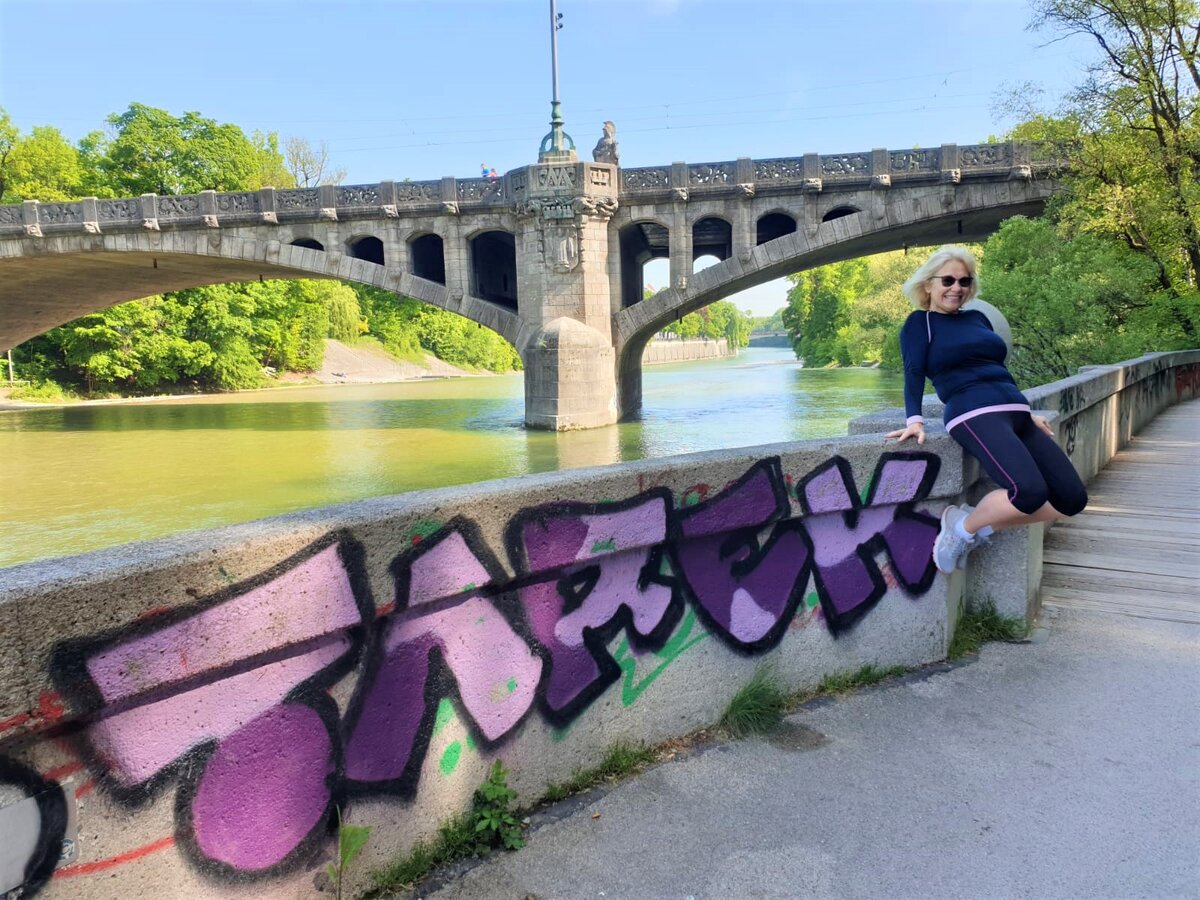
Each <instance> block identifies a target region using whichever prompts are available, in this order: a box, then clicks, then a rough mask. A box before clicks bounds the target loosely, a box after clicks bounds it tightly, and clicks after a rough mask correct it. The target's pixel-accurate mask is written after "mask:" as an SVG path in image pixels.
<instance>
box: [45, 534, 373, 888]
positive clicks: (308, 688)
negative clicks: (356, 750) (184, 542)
mask: <svg viewBox="0 0 1200 900" xmlns="http://www.w3.org/2000/svg"><path fill="white" fill-rule="evenodd" d="M331 546H336V547H337V553H338V558H339V560H340V561H341V563H342V566H343V567H344V569H345V571H346V574H347V577H348V579H349V582H350V589H351V594H352V596H353V598H354V602H355V606H356V607H357V609H358V612H359V617H360V618H359V623H358V624H357V625H354V626H351V627H350V628H346V629H342V630H341V631H339V632H338V636H339V638H341V637H343V636H344V637H345V639H346V640H347V641H348V642H349V646H348V647H347V649H346V651H345V652H344V653H342V654H341V655H340V656H339V657H338V658H337V659H335V660H334V661H333V662H331V663H329V664H327V665H325V666H324V667H322V668H321V669H320V670H318V671H317V672H315V673H314V674H313V675H312V676H310V677H309V678H307V679H305V680H304V681H302V682H300V683H299V684H297V685H296V686H295V687H293V688H292V689H291V690H290V691H289V692H288V693H287V695H285V696H284V697H283V699H282V700H281V701H280V703H279V704H276V705H277V706H281V705H286V704H289V703H291V704H299V705H304V706H309V707H310V708H312V709H313V711H314V712H316V713H317V715H318V716H319V717H320V718H321V721H322V722H323V723H324V724H325V726H326V729H327V730H328V731H329V736H330V745H331V747H333V748H334V749H333V753H334V762H335V769H334V775H333V776H331V783H330V786H329V787H330V801H329V803H328V804H327V805H326V808H325V810H324V812H323V813H322V816H321V818H319V819H318V821H317V824H316V825H314V827H313V828H312V829H311V830H310V831H309V833H308V834H307V835H306V836H305V838H304V839H302V841H301V842H300V843H299V844H297V846H296V848H294V849H293V850H292V851H291V852H290V853H289V854H288V855H287V856H286V857H285V858H284V859H283V860H281V861H280V862H279V863H277V864H275V865H273V866H270V867H268V868H265V869H257V870H245V869H236V868H233V867H231V866H229V865H227V864H226V863H223V862H222V861H220V860H217V859H213V858H212V857H209V856H207V855H205V853H204V851H203V850H201V849H200V847H199V845H198V844H197V842H196V839H195V833H194V827H193V824H192V816H191V801H192V799H194V796H195V791H196V789H197V788H198V786H199V784H200V782H201V780H202V779H203V777H204V773H205V771H206V770H207V768H208V763H209V761H210V760H211V758H212V756H213V754H214V753H215V752H216V750H217V746H218V744H220V743H221V741H222V740H224V738H220V739H218V738H210V739H207V740H203V741H200V742H199V743H197V744H195V745H193V746H192V747H191V748H189V749H188V750H186V751H185V752H184V753H182V754H180V755H179V756H178V757H177V758H176V759H175V760H173V761H172V762H171V763H169V764H168V765H166V766H164V767H163V768H161V769H160V770H159V771H157V772H155V773H154V774H153V775H152V776H150V778H148V779H146V780H145V781H141V782H137V783H135V784H126V783H124V782H122V781H120V780H119V779H118V778H117V777H116V776H115V775H114V774H113V773H112V771H111V766H110V765H109V763H108V761H107V760H105V759H104V758H103V756H102V754H101V753H100V752H99V751H98V750H97V749H96V748H95V747H93V745H92V743H91V741H90V740H89V739H88V737H87V725H88V724H91V723H94V722H97V721H100V720H102V719H104V718H107V717H108V716H111V715H114V714H115V713H117V712H119V711H122V710H124V709H129V708H132V707H134V706H139V705H144V704H146V703H148V702H149V703H152V702H155V701H156V700H160V699H164V698H165V697H169V696H176V695H178V694H182V693H185V692H187V691H188V690H191V689H193V688H194V687H197V686H199V685H201V684H207V683H211V682H213V681H215V680H218V679H217V678H215V677H214V675H217V674H219V675H220V676H221V677H222V678H224V677H228V676H230V675H234V674H241V673H243V672H247V671H252V670H253V669H255V668H259V667H261V666H263V665H266V664H269V663H272V662H275V661H277V660H280V659H285V658H288V657H291V656H295V655H297V652H306V651H307V650H311V649H314V648H315V647H317V646H320V645H322V644H324V643H327V642H328V641H329V637H328V636H326V635H322V636H320V637H318V638H314V639H311V640H308V641H300V642H297V643H295V644H289V645H288V646H287V647H284V648H279V649H277V650H274V651H271V652H268V653H260V654H256V655H254V656H251V657H247V658H246V659H242V660H239V661H238V662H237V663H236V664H234V665H232V666H225V667H219V668H216V669H208V670H206V671H204V672H200V673H197V674H196V675H193V676H190V677H188V678H183V679H178V680H176V681H171V682H169V683H167V684H165V685H162V686H161V687H159V688H156V689H154V690H151V691H147V692H145V693H142V694H138V695H136V696H134V697H130V698H123V699H122V700H121V701H118V702H117V703H113V704H108V703H105V702H104V700H103V698H102V697H101V696H100V693H99V690H98V688H97V687H96V685H95V683H94V682H93V681H92V678H91V675H90V673H89V672H88V671H87V667H86V661H87V659H88V658H90V657H91V656H93V655H95V654H96V653H98V652H100V651H102V650H106V649H109V648H111V647H115V646H118V645H120V644H124V643H128V642H130V641H132V640H135V639H138V638H142V637H145V636H147V635H149V634H153V633H154V632H156V631H160V630H162V629H163V628H166V627H170V626H172V625H175V624H177V623H178V622H181V621H183V620H186V619H188V618H190V617H192V616H195V615H198V614H200V613H203V612H205V611H207V610H209V609H212V608H214V607H216V606H219V605H221V604H222V603H225V602H227V601H229V600H231V599H233V598H235V597H237V596H240V595H242V594H245V593H247V592H249V591H251V590H254V589H256V588H259V587H262V586H264V585H266V584H269V583H270V582H271V581H274V580H275V579H276V578H278V577H280V576H281V575H283V574H286V573H287V572H289V571H291V570H292V569H295V568H296V567H297V566H300V565H302V564H303V563H305V562H307V561H308V560H309V559H311V558H312V557H314V556H316V555H317V554H318V553H320V552H322V551H324V550H326V549H328V548H329V547H331ZM374 609H375V604H374V600H373V597H372V594H371V588H370V582H369V580H368V578H367V574H366V566H365V553H364V550H363V547H362V545H361V544H360V543H359V542H358V541H357V540H356V539H355V538H353V537H352V536H351V535H350V533H349V532H348V531H346V530H344V529H338V530H336V531H333V532H330V533H329V534H327V535H325V536H323V537H322V538H320V539H319V540H317V541H315V542H313V543H312V544H309V545H308V546H306V547H304V548H303V549H301V550H300V551H298V552H296V553H294V554H293V555H292V556H290V557H288V558H287V559H285V560H283V561H281V562H279V563H277V564H276V565H274V566H271V567H270V568H269V569H266V570H265V571H263V572H261V573H259V574H257V575H254V576H252V577H251V578H248V579H246V580H243V581H240V582H237V583H236V584H233V585H230V586H229V587H227V588H223V589H222V590H220V591H218V592H216V593H215V594H212V595H209V596H206V597H202V598H200V599H198V600H197V601H196V602H195V603H189V604H186V605H184V606H180V607H177V608H175V609H172V610H169V611H167V612H164V613H162V614H161V615H157V616H154V617H152V618H149V619H143V620H140V621H136V622H133V623H131V624H130V625H127V626H125V627H124V628H120V629H112V630H109V631H107V632H105V633H103V634H101V635H99V636H97V637H93V638H85V639H79V640H68V641H64V642H62V643H60V644H59V645H57V646H56V647H55V648H54V650H53V651H52V653H51V659H50V675H51V678H52V679H53V680H54V683H55V685H56V687H57V688H58V690H59V692H60V693H61V694H62V695H63V696H64V697H65V698H67V699H68V700H69V701H70V703H71V706H72V708H73V709H75V710H79V711H80V713H81V715H80V716H79V717H78V718H77V720H76V721H74V722H72V725H71V731H70V733H69V739H70V741H71V744H72V748H73V750H74V751H75V752H76V753H77V754H78V756H79V758H80V760H81V761H82V762H83V763H84V765H85V766H86V767H87V768H88V770H89V771H90V772H91V773H92V775H93V777H94V778H95V781H96V785H97V787H99V788H100V789H101V790H102V791H103V792H104V793H105V794H106V795H107V796H109V797H110V798H111V799H112V800H113V801H114V802H116V803H117V804H118V805H119V806H121V807H123V808H125V809H128V810H137V809H141V808H144V807H146V806H148V805H149V804H150V803H152V802H153V801H154V800H156V799H157V798H158V797H159V796H160V795H161V794H162V793H163V792H164V791H165V790H166V789H167V788H168V787H169V786H170V785H171V784H175V785H176V798H175V810H174V817H175V839H176V840H177V841H178V842H179V845H180V847H181V848H182V850H183V851H184V853H185V855H186V856H187V858H188V859H189V861H191V862H192V863H193V865H194V866H195V867H196V869H197V871H199V872H200V873H201V874H204V875H207V876H212V877H217V878H221V879H232V880H234V881H247V882H249V881H257V880H260V879H263V878H268V877H273V876H278V875H281V874H284V873H285V872H288V871H293V870H295V869H296V868H299V867H302V866H303V864H304V863H305V862H307V861H308V859H309V858H310V857H311V855H312V853H314V852H317V851H319V849H320V847H321V846H322V845H323V843H324V838H325V837H326V836H327V835H328V833H329V832H330V829H331V827H332V826H333V824H334V823H333V819H334V817H333V815H332V813H333V810H334V808H335V807H336V806H338V805H339V804H340V803H341V802H342V793H341V785H342V783H343V782H344V779H343V778H342V777H341V774H342V762H341V757H342V753H341V735H340V733H339V730H338V716H337V708H336V705H335V704H333V702H332V700H330V699H329V697H328V695H327V691H328V690H329V689H330V688H332V687H333V686H334V685H335V684H336V683H337V682H339V681H340V680H341V679H342V678H344V677H345V676H346V675H348V674H349V673H350V672H352V671H353V670H354V669H355V667H356V666H357V665H358V662H359V660H360V658H361V653H362V649H363V646H364V643H365V640H364V638H365V634H366V631H367V629H368V628H369V627H370V623H371V620H372V618H373V617H374ZM271 708H272V709H274V708H275V707H271ZM266 712H267V711H264V713H262V714H260V715H263V714H265V713H266ZM257 718H258V717H255V719H257ZM255 719H252V720H250V722H247V723H246V726H248V725H250V724H251V723H252V722H254V721H255ZM243 727H245V726H243ZM240 730H241V729H238V731H240ZM236 733H237V732H236V731H235V732H233V734H236ZM232 736H233V735H232V734H231V735H229V737H232Z"/></svg>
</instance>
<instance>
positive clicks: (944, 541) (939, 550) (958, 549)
mask: <svg viewBox="0 0 1200 900" xmlns="http://www.w3.org/2000/svg"><path fill="white" fill-rule="evenodd" d="M966 517H967V513H965V512H963V511H962V510H961V509H959V508H958V507H957V506H947V507H946V508H945V509H944V510H942V529H941V531H939V532H938V536H937V538H936V539H935V540H934V542H933V564H934V565H935V566H937V570H938V571H939V572H941V573H942V574H943V575H949V574H950V573H951V572H953V571H954V569H955V568H956V567H957V566H958V561H959V559H960V558H961V557H963V556H965V555H966V553H967V552H969V549H970V546H971V545H972V544H973V543H974V541H968V540H966V539H964V538H963V537H962V536H960V535H959V533H958V523H959V522H961V521H962V520H963V519H965V518H966Z"/></svg>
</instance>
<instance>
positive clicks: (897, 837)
mask: <svg viewBox="0 0 1200 900" xmlns="http://www.w3.org/2000/svg"><path fill="white" fill-rule="evenodd" d="M1186 406H1189V407H1192V406H1194V407H1195V408H1196V410H1200V404H1187V405H1186ZM1189 413H1192V414H1194V411H1193V410H1188V411H1187V412H1184V411H1183V410H1181V411H1180V413H1179V414H1178V415H1183V416H1187V415H1188V414H1189ZM1169 415H1170V411H1169V412H1168V413H1165V414H1164V416H1169ZM1164 424H1166V423H1165V422H1164ZM1187 439H1189V438H1185V440H1187ZM1197 439H1200V435H1197V434H1195V433H1194V432H1192V433H1191V435H1190V440H1191V441H1193V442H1194V441H1196V440H1197ZM1133 449H1134V451H1135V453H1134V455H1136V452H1137V451H1138V450H1139V448H1136V447H1135V448H1133ZM1191 459H1192V460H1193V461H1194V460H1195V459H1196V456H1195V455H1193V456H1192V457H1191ZM1147 462H1148V463H1151V464H1152V462H1153V461H1152V460H1147ZM1188 468H1189V472H1188V473H1187V477H1188V478H1191V479H1195V478H1196V477H1197V476H1196V475H1195V474H1193V473H1194V472H1195V471H1196V468H1195V465H1194V462H1193V463H1192V465H1191V466H1189V467H1188ZM1124 471H1125V472H1126V474H1124V475H1122V476H1121V477H1122V478H1125V479H1128V478H1129V475H1128V470H1127V469H1126V470H1124ZM1174 474H1181V473H1178V472H1177V473H1174ZM1101 478H1103V476H1101ZM1099 481H1100V479H1098V483H1099ZM1180 487H1181V485H1179V483H1178V482H1176V488H1175V489H1176V492H1178V491H1179V489H1180ZM1184 492H1185V493H1187V489H1184ZM1192 583H1193V587H1196V582H1195V580H1194V579H1193V582H1192ZM1116 590H1118V591H1119V587H1116ZM1198 590H1200V589H1198ZM1149 596H1151V597H1152V596H1153V595H1149ZM1064 600H1065V598H1062V599H1060V600H1059V601H1058V602H1059V604H1061V605H1048V606H1047V607H1046V609H1045V611H1044V613H1043V619H1042V627H1041V628H1040V629H1039V630H1038V631H1037V632H1036V633H1035V635H1034V639H1033V640H1032V641H1031V642H1029V643H1024V644H992V645H989V646H988V647H986V648H984V651H983V653H982V654H981V656H980V657H979V659H977V660H973V661H971V662H969V663H967V664H965V665H960V666H955V667H941V668H935V669H932V670H927V671H925V672H924V673H917V674H916V675H914V676H910V677H908V678H906V679H904V680H902V681H899V682H894V683H891V684H887V685H883V686H881V687H878V688H876V689H873V690H869V691H864V692H862V693H860V694H857V695H855V696H852V697H848V698H845V699H842V700H839V701H836V702H830V703H825V704H822V705H819V706H815V707H812V708H808V709H805V710H802V711H801V712H799V713H798V714H796V715H794V716H792V717H791V718H790V719H789V720H788V721H787V723H786V726H785V728H784V729H783V730H782V731H781V732H780V733H779V734H777V735H774V736H773V737H771V738H754V739H750V740H745V741H740V742H731V743H726V744H721V745H718V746H715V747H710V748H708V749H707V750H704V751H703V752H698V753H695V754H693V755H691V756H689V757H686V758H684V759H681V760H677V761H675V762H671V763H667V764H663V765H660V766H658V767H656V768H654V769H652V770H650V771H649V772H647V773H645V774H644V775H642V776H640V777H638V778H635V779H632V780H630V781H628V782H626V783H624V784H622V785H620V786H618V787H616V788H614V789H612V790H611V791H609V792H608V793H606V794H603V795H595V796H594V797H593V798H590V800H591V802H586V803H583V804H577V807H578V808H576V809H575V811H574V812H572V813H570V814H569V815H566V816H565V818H561V819H559V820H558V821H551V822H550V823H549V824H545V825H543V826H541V827H538V828H535V829H534V830H533V831H532V833H531V834H530V836H529V844H528V846H527V847H526V848H525V849H524V850H522V851H520V852H519V853H509V854H503V855H499V856H493V857H492V858H490V859H489V860H488V861H487V862H485V863H483V864H481V865H479V866H477V867H476V868H474V869H472V870H471V871H469V872H467V873H466V874H465V875H463V876H461V877H459V878H457V879H456V880H454V881H451V882H449V883H446V884H444V885H443V886H441V887H440V889H438V888H436V887H435V888H432V893H426V892H424V891H423V892H422V896H433V897H439V898H458V900H468V898H479V900H510V898H513V900H524V898H528V897H530V896H532V897H535V898H537V900H552V898H590V897H605V898H638V900H643V898H677V900H684V898H695V900H724V898H742V897H755V898H793V897H806V898H807V897H821V898H824V897H839V898H841V897H854V898H889V900H892V898H922V900H931V898H1010V897H1030V898H1054V897H1087V898H1133V897H1152V898H1175V897H1178V898H1184V897H1187V898H1197V897H1200V702H1198V697H1200V625H1198V624H1194V623H1193V622H1192V621H1190V618H1191V617H1188V616H1185V617H1182V618H1183V620H1182V621H1181V620H1180V619H1179V618H1178V617H1174V616H1173V617H1168V618H1155V617H1147V616H1146V615H1145V614H1144V613H1143V614H1139V610H1138V602H1137V601H1138V597H1137V596H1133V595H1129V596H1125V597H1124V602H1123V603H1122V604H1120V605H1115V606H1114V605H1108V606H1107V607H1106V608H1101V607H1098V606H1092V607H1090V608H1087V607H1082V606H1080V607H1069V606H1067V605H1066V603H1065V602H1064ZM1053 602H1054V601H1051V603H1053ZM1156 605H1157V604H1156ZM568 802H569V801H568ZM597 816H598V817H597Z"/></svg>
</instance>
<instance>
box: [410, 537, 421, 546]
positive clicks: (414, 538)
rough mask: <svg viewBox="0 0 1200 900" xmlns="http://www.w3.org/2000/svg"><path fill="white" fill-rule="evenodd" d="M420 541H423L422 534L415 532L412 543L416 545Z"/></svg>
mask: <svg viewBox="0 0 1200 900" xmlns="http://www.w3.org/2000/svg"><path fill="white" fill-rule="evenodd" d="M419 543H421V536H420V535H419V534H414V535H413V536H412V545H413V546H414V547H415V546H417V544H419Z"/></svg>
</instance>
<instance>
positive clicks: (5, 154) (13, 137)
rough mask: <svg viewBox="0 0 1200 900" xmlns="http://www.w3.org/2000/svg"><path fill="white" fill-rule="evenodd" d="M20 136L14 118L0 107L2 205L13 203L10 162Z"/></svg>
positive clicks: (0, 197)
mask: <svg viewBox="0 0 1200 900" xmlns="http://www.w3.org/2000/svg"><path fill="white" fill-rule="evenodd" d="M19 136H20V131H18V130H17V126H16V125H14V124H13V121H12V117H11V116H9V114H8V112H7V111H6V110H5V109H4V107H3V106H0V203H10V202H12V201H11V200H10V199H9V197H8V192H9V189H10V186H11V181H12V173H11V169H10V166H11V161H10V160H11V156H12V149H13V146H14V145H15V144H16V143H17V138H18V137H19Z"/></svg>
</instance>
